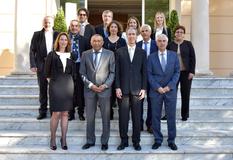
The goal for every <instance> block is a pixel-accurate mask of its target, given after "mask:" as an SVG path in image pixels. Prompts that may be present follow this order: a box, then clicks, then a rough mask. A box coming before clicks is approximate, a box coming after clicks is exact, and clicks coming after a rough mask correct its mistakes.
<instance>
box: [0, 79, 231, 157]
mask: <svg viewBox="0 0 233 160" xmlns="http://www.w3.org/2000/svg"><path fill="white" fill-rule="evenodd" d="M178 97H179V98H178V102H177V104H178V105H177V138H176V143H177V145H178V147H179V148H178V151H171V150H170V149H169V148H168V147H167V142H166V139H167V126H166V121H164V122H162V130H163V133H164V142H163V146H162V147H160V148H159V149H158V150H152V149H151V145H152V144H153V142H154V140H153V136H152V135H150V134H148V133H147V132H146V131H143V132H142V133H141V145H142V150H141V151H134V149H133V147H132V146H131V145H130V146H129V147H128V148H126V149H125V150H124V151H117V150H116V147H117V145H118V144H119V143H120V138H119V133H118V132H119V131H118V112H117V108H115V109H114V110H115V112H114V113H115V114H114V120H113V121H111V133H110V136H111V137H110V140H109V149H108V150H107V151H101V149H100V136H101V129H102V125H101V124H102V123H101V119H100V113H99V111H97V116H96V146H95V147H93V148H90V149H88V150H82V149H81V147H82V145H83V144H84V143H85V142H86V141H85V140H86V137H85V134H86V131H85V129H86V124H85V122H81V121H79V120H74V121H71V122H70V123H69V131H68V137H67V138H68V139H67V143H68V147H69V149H68V151H63V150H61V148H60V146H59V144H60V143H59V136H60V129H58V131H57V134H58V135H59V136H58V138H57V145H58V149H57V150H56V151H52V150H50V149H49V139H50V137H49V135H50V132H49V118H47V119H45V120H40V121H38V120H36V116H37V114H38V87H37V81H36V78H35V77H34V76H29V75H27V76H9V77H2V78H0V160H16V159H17V160H18V159H23V160H27V159H28V160H29V159H30V160H31V159H33V160H41V159H43V160H47V159H48V160H51V159H55V160H66V159H67V160H68V159H69V160H74V159H78V160H84V159H88V160H100V159H101V160H103V159H107V160H108V159H109V160H110V159H113V160H116V159H121V158H123V159H127V160H128V159H129V160H130V159H134V160H138V159H140V160H142V159H145V160H151V159H152V160H163V159H166V160H170V159H174V160H184V159H185V160H199V159H200V160H204V159H207V160H230V159H233V79H232V78H213V77H211V78H195V80H194V81H193V85H192V93H191V102H190V103H191V105H190V106H191V107H190V119H189V120H188V121H186V122H183V121H181V120H180V96H179V93H178ZM146 111H147V110H146V104H145V107H144V117H146ZM129 127H130V129H129V135H131V132H132V129H131V123H130V126H129ZM144 128H146V127H144ZM129 142H130V144H131V140H129Z"/></svg>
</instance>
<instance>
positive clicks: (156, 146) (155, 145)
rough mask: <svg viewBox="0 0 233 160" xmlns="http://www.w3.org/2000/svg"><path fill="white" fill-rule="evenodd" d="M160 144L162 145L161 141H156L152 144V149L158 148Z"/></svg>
mask: <svg viewBox="0 0 233 160" xmlns="http://www.w3.org/2000/svg"><path fill="white" fill-rule="evenodd" d="M160 146H161V144H160V143H156V142H155V143H154V144H153V145H152V149H158V148H159V147H160Z"/></svg>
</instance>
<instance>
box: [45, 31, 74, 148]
mask: <svg viewBox="0 0 233 160" xmlns="http://www.w3.org/2000/svg"><path fill="white" fill-rule="evenodd" d="M70 45H71V43H70V40H69V36H68V35H67V33H65V32H62V33H60V34H59V35H58V37H57V39H56V41H55V44H54V51H52V52H50V53H49V55H48V56H47V59H46V62H45V74H46V77H47V79H48V81H49V103H50V109H51V112H52V117H51V120H50V132H51V140H50V148H51V149H52V150H56V149H57V146H56V130H57V127H58V123H59V120H60V119H61V122H60V123H61V139H60V142H61V147H62V149H63V150H67V149H68V147H67V143H66V133H67V130H68V111H69V110H71V109H72V106H73V92H74V83H73V77H74V73H75V69H74V61H73V60H72V59H71V53H70Z"/></svg>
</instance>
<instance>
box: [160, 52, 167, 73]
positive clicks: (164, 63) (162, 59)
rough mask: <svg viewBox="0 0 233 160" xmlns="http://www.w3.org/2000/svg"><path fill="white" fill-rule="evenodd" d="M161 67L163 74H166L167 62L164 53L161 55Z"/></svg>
mask: <svg viewBox="0 0 233 160" xmlns="http://www.w3.org/2000/svg"><path fill="white" fill-rule="evenodd" d="M161 66H162V69H163V72H165V69H166V60H165V57H164V53H162V54H161Z"/></svg>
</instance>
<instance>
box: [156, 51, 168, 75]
mask: <svg viewBox="0 0 233 160" xmlns="http://www.w3.org/2000/svg"><path fill="white" fill-rule="evenodd" d="M156 63H158V64H159V66H160V70H161V72H162V73H163V68H162V66H161V63H160V60H159V52H157V53H156ZM165 70H166V69H165Z"/></svg>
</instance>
